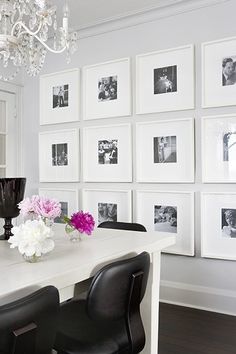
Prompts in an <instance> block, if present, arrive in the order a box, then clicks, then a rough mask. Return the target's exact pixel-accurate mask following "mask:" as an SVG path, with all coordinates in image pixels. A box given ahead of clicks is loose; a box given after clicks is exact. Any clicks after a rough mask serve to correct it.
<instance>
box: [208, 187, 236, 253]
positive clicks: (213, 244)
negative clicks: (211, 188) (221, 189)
mask: <svg viewBox="0 0 236 354" xmlns="http://www.w3.org/2000/svg"><path fill="white" fill-rule="evenodd" d="M235 216H236V193H233V192H228V193H218V192H202V193H201V256H202V257H206V258H219V259H228V260H236V251H235V250H236V228H235Z"/></svg>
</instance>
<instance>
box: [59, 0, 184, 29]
mask: <svg viewBox="0 0 236 354" xmlns="http://www.w3.org/2000/svg"><path fill="white" fill-rule="evenodd" d="M54 1H55V3H56V4H57V8H58V9H59V12H60V9H62V7H63V3H64V0H54ZM186 1H190V0H68V4H69V8H70V27H71V28H72V29H73V30H77V29H79V28H86V27H90V26H92V25H95V24H98V23H101V22H104V21H107V20H111V19H119V18H121V17H125V16H129V15H132V14H136V13H140V12H143V11H147V10H150V9H151V8H161V7H166V6H170V5H173V4H178V3H182V2H186Z"/></svg>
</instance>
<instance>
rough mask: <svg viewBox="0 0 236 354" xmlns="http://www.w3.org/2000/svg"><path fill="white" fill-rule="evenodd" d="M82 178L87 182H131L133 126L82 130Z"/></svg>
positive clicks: (110, 126) (111, 126)
mask: <svg viewBox="0 0 236 354" xmlns="http://www.w3.org/2000/svg"><path fill="white" fill-rule="evenodd" d="M83 174H84V175H83V179H84V181H86V182H131V181H132V159H131V126H130V124H119V125H109V126H96V127H95V126H93V127H86V128H84V129H83Z"/></svg>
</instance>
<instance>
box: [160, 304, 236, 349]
mask: <svg viewBox="0 0 236 354" xmlns="http://www.w3.org/2000/svg"><path fill="white" fill-rule="evenodd" d="M158 354H236V317H234V316H228V315H223V314H218V313H215V312H208V311H202V310H196V309H192V308H188V307H182V306H175V305H169V304H164V303H161V304H160V322H159V351H158Z"/></svg>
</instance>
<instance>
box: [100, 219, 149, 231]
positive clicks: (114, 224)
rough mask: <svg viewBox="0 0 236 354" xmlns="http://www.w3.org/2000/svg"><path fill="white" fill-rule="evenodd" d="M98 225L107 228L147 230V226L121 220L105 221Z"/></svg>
mask: <svg viewBox="0 0 236 354" xmlns="http://www.w3.org/2000/svg"><path fill="white" fill-rule="evenodd" d="M98 227H101V228H105V229H120V230H130V231H143V232H146V231H147V230H146V228H145V226H143V225H141V224H137V223H132V222H120V221H104V222H102V223H101V224H99V225H98Z"/></svg>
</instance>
